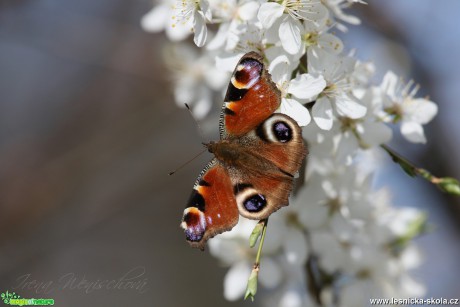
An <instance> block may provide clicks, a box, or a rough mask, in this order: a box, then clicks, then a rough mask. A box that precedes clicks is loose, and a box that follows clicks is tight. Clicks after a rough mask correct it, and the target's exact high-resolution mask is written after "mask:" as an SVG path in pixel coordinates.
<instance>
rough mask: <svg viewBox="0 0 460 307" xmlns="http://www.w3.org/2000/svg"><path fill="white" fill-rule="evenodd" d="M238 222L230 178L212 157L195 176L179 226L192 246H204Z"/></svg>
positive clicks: (202, 247) (201, 247)
mask: <svg viewBox="0 0 460 307" xmlns="http://www.w3.org/2000/svg"><path fill="white" fill-rule="evenodd" d="M237 222H238V209H237V206H236V202H235V197H234V194H233V188H232V183H231V180H230V177H229V175H228V172H227V170H226V169H225V168H224V167H223V166H222V165H221V164H220V163H219V162H218V161H217V160H216V159H213V160H212V161H211V162H209V164H208V165H207V166H206V167H205V168H204V170H203V171H202V172H201V174H200V176H198V179H197V181H196V183H195V186H194V187H193V191H192V194H191V196H190V199H189V201H188V203H187V205H186V208H185V210H184V215H183V217H182V222H181V227H182V228H183V229H184V232H185V237H186V239H187V241H188V242H189V243H190V244H191V245H192V246H193V247H198V248H200V249H204V246H205V243H206V241H207V240H208V239H210V238H212V237H213V236H215V235H217V234H219V233H222V232H224V231H227V230H230V229H232V228H233V227H234V226H235V225H236V223H237Z"/></svg>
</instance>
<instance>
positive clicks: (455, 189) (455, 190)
mask: <svg viewBox="0 0 460 307" xmlns="http://www.w3.org/2000/svg"><path fill="white" fill-rule="evenodd" d="M438 187H439V188H440V189H441V191H443V192H446V193H449V194H453V195H457V196H460V184H459V182H458V180H457V179H455V178H452V177H444V178H440V180H439V182H438Z"/></svg>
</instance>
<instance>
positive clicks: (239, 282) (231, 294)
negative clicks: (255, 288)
mask: <svg viewBox="0 0 460 307" xmlns="http://www.w3.org/2000/svg"><path fill="white" fill-rule="evenodd" d="M250 273H251V265H250V264H249V263H248V262H246V261H240V262H237V263H235V264H234V265H233V266H232V267H231V268H230V270H228V272H227V274H226V275H225V278H224V297H225V298H226V299H227V300H229V301H236V300H237V299H240V298H241V297H243V295H244V292H245V291H246V284H247V281H248V277H249V274H250Z"/></svg>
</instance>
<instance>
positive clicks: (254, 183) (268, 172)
mask: <svg viewBox="0 0 460 307" xmlns="http://www.w3.org/2000/svg"><path fill="white" fill-rule="evenodd" d="M238 141H239V142H241V143H242V144H245V145H244V148H245V149H244V151H242V154H241V157H242V158H241V159H242V161H244V165H242V166H241V167H234V168H230V169H229V173H230V178H231V179H232V184H233V190H234V192H233V193H234V195H235V199H236V203H237V206H238V210H239V212H240V214H241V215H242V216H244V217H247V218H250V219H263V218H267V217H268V216H269V215H270V214H272V213H273V212H274V211H276V210H278V209H280V208H282V207H283V206H287V205H288V198H289V194H290V192H291V191H292V188H293V180H294V175H295V173H297V171H298V170H299V168H300V167H301V165H302V162H303V160H304V158H305V156H306V154H307V150H306V147H305V144H304V141H303V139H302V131H301V129H300V127H299V125H298V124H297V122H296V121H294V120H293V119H291V118H290V117H289V116H287V115H284V114H279V113H275V114H273V115H272V116H270V117H269V118H268V119H267V120H265V121H264V122H263V123H262V124H260V125H259V126H258V127H257V128H256V129H255V130H253V131H251V132H250V133H248V134H247V135H245V136H243V137H241V138H239V139H238Z"/></svg>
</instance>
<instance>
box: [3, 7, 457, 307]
mask: <svg viewBox="0 0 460 307" xmlns="http://www.w3.org/2000/svg"><path fill="white" fill-rule="evenodd" d="M368 3H369V5H367V6H365V5H357V6H355V7H354V9H353V10H352V11H351V12H352V13H354V14H356V15H358V16H360V18H361V19H362V21H363V26H359V27H354V26H350V27H349V28H350V31H349V32H348V33H345V34H340V35H341V37H342V38H343V40H344V41H345V46H347V47H348V48H351V47H353V48H357V49H356V52H357V55H358V57H359V58H360V59H362V60H371V61H374V62H375V64H376V67H377V74H376V78H375V81H376V83H380V82H381V77H382V76H383V74H384V73H385V72H386V70H387V69H392V70H394V71H395V72H396V73H398V74H400V75H402V76H404V77H405V78H406V80H409V79H411V78H413V79H414V80H415V81H416V82H417V83H420V85H421V92H420V96H425V95H429V96H430V98H431V99H432V100H433V101H435V102H436V103H438V105H439V114H438V116H437V117H436V118H435V120H434V121H433V122H432V123H431V124H429V125H428V126H427V127H426V129H425V132H426V134H427V138H428V144H427V145H426V146H421V145H413V144H410V143H407V142H405V141H402V140H401V138H400V137H399V132H397V131H396V133H395V138H394V141H393V143H392V144H391V146H392V147H393V148H395V149H397V150H398V151H399V152H401V153H402V154H404V155H405V156H406V157H408V158H409V159H410V160H412V161H414V162H415V163H416V164H417V165H420V166H423V167H425V168H427V169H429V170H431V171H432V172H433V173H434V174H435V175H438V176H447V175H449V176H454V177H457V178H460V166H459V165H458V162H459V158H458V157H459V156H460V134H459V133H458V132H459V131H460V121H459V120H458V119H457V117H458V116H460V107H459V106H458V99H459V98H458V97H460V86H459V84H460V74H459V71H460V61H459V60H458V56H459V55H460V37H459V35H460V18H459V17H460V2H458V1H455V0H445V1H432V0H405V1H399V0H387V1H376V0H374V1H368ZM151 7H152V2H151V1H149V0H98V1H94V0H79V1H70V0H59V1H57V0H0V292H4V291H6V290H10V291H11V290H15V291H16V292H17V293H18V294H20V295H21V296H22V297H26V298H32V297H34V298H38V297H44V298H53V299H55V301H56V305H57V306H132V305H134V304H135V305H136V306H162V307H163V306H164V307H168V306H232V305H235V303H230V302H226V301H225V300H224V298H223V295H222V292H223V276H224V274H225V272H226V269H225V268H223V267H221V266H220V265H219V263H218V261H217V260H216V259H214V258H212V257H211V256H210V255H209V254H208V252H200V251H198V250H194V249H191V248H190V247H189V246H188V244H187V243H186V242H185V241H184V238H183V233H182V231H181V230H180V229H179V227H178V226H179V221H180V218H181V215H182V210H183V208H184V204H185V201H186V200H187V198H188V196H189V193H190V191H191V188H192V185H193V182H194V181H195V179H196V176H197V174H198V173H199V171H201V168H202V166H203V165H204V162H205V161H207V160H208V159H209V157H207V156H203V157H200V158H199V159H197V160H195V161H194V162H192V163H191V164H190V165H189V166H188V167H186V168H184V169H183V170H181V171H180V172H179V173H177V174H176V175H174V176H168V175H167V173H168V172H169V171H170V170H172V169H174V168H176V167H177V166H178V165H180V164H181V163H182V162H183V161H185V160H186V159H188V158H190V157H191V156H192V155H193V154H194V153H195V152H197V151H199V150H200V149H201V145H200V142H201V139H200V136H199V133H198V131H197V128H196V125H195V124H194V122H193V120H192V119H191V117H190V115H189V114H188V113H187V112H186V111H184V110H183V109H178V108H177V107H176V105H175V103H174V101H173V98H172V94H171V91H172V86H171V84H170V83H169V81H170V80H169V79H168V72H167V70H166V68H165V67H164V65H163V64H162V60H161V52H162V48H163V47H164V45H165V43H166V39H165V37H164V36H163V35H162V34H148V33H145V32H143V31H142V29H141V28H140V26H139V21H140V18H141V17H142V16H143V14H145V13H147V12H148V11H149V10H150V9H151ZM220 105H221V102H220V101H216V105H215V108H216V110H217V109H219V108H220ZM214 120H215V131H216V132H217V121H218V119H217V117H215V118H214ZM384 162H385V166H384V168H383V170H382V171H381V172H380V173H379V175H378V177H377V178H376V186H377V187H378V186H390V188H391V189H392V191H393V200H394V203H395V204H396V205H398V206H412V207H417V208H420V209H422V210H424V211H426V212H427V213H428V215H429V222H430V223H431V224H432V225H433V227H434V231H433V232H431V233H429V234H426V235H424V236H423V237H421V238H419V239H417V240H416V241H417V244H418V245H419V246H420V248H421V249H422V250H423V253H424V258H425V259H424V264H423V265H422V266H421V267H420V268H419V269H418V270H417V271H416V272H415V274H414V275H415V276H416V278H417V279H419V280H422V281H423V282H424V283H425V285H426V286H427V297H445V298H452V297H458V294H459V293H460V274H459V273H460V270H459V266H458V259H460V227H459V226H460V223H459V221H460V210H459V208H460V202H459V199H458V198H454V197H449V196H446V195H443V194H442V193H441V192H439V191H438V190H436V188H435V187H434V186H432V185H430V184H428V183H426V182H424V181H422V180H420V179H412V178H409V177H408V176H406V175H405V174H403V173H402V172H401V171H400V169H399V167H398V166H397V165H394V164H392V163H391V161H390V159H389V158H387V157H384ZM128 279H131V282H132V284H131V287H128V288H127V289H111V290H108V289H97V286H94V287H93V288H89V290H85V289H83V286H81V287H80V288H79V287H78V285H79V284H81V285H83V284H85V283H86V284H87V285H88V283H95V282H97V281H98V280H99V281H103V280H115V281H118V282H121V281H124V282H126V281H127V280H128ZM72 280H73V281H74V283H73V284H72V283H70V281H72ZM59 281H61V286H62V282H65V281H69V284H68V286H67V287H65V288H63V287H60V288H59V287H57V286H56V285H57V284H58V283H59ZM72 285H73V286H72ZM120 285H121V284H120ZM120 287H121V288H122V285H121V286H120ZM13 288H14V289H13ZM236 304H238V305H249V304H250V303H248V302H245V303H243V302H237V303H236ZM251 306H255V305H254V304H252V305H251Z"/></svg>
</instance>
